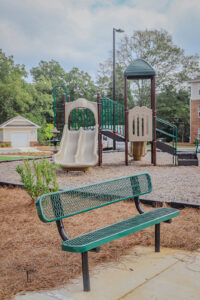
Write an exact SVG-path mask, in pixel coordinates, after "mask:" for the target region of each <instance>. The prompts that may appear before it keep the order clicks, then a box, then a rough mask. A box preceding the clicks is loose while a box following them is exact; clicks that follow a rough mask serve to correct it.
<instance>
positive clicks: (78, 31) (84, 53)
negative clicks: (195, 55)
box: [0, 0, 200, 74]
mask: <svg viewBox="0 0 200 300" xmlns="http://www.w3.org/2000/svg"><path fill="white" fill-rule="evenodd" d="M116 3H117V4H116ZM199 14H200V2H199V0H190V1H186V0H162V1H158V0H143V1H141V0H124V1H120V0H118V1H114V0H112V1H110V0H101V1H100V0H96V1H93V0H84V1H81V0H56V1H54V0H42V1H41V0H34V1H32V0H15V1H13V0H1V1H0V45H1V47H2V49H3V51H5V52H6V54H8V55H10V54H13V55H14V57H15V59H16V61H17V62H20V63H25V64H26V65H28V66H30V67H31V66H34V65H35V64H37V63H39V61H40V60H41V59H43V60H49V59H52V58H53V59H55V60H57V61H59V62H60V63H61V64H62V65H63V67H64V68H65V69H66V70H69V69H70V68H72V67H73V66H77V67H78V68H80V69H83V70H84V71H88V72H89V73H90V74H95V73H96V71H97V68H98V64H99V63H100V62H102V61H104V60H105V59H106V58H107V57H108V53H109V52H110V51H111V50H112V28H113V27H120V28H123V29H124V30H125V32H126V34H131V33H132V32H133V31H134V30H138V29H140V30H144V29H155V28H156V29H159V28H164V29H166V30H168V31H169V32H170V33H171V34H172V35H173V37H175V41H178V42H180V43H181V46H182V47H183V48H184V45H186V46H187V47H190V49H188V51H192V49H195V47H199V43H200V42H198V37H196V40H194V41H193V39H194V38H195V37H194V35H195V34H196V32H197V30H198V28H199V25H200V21H199ZM188 22H189V24H188ZM193 24H194V25H193ZM194 26H195V28H194ZM185 35H186V38H185V40H184V36H185ZM121 36H122V35H120V34H118V35H117V37H116V40H117V41H119V40H120V37H121Z"/></svg>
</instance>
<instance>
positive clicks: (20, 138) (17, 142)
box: [11, 132, 29, 147]
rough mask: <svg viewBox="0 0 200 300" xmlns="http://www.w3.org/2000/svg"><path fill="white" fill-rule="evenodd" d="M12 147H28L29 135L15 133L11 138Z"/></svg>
mask: <svg viewBox="0 0 200 300" xmlns="http://www.w3.org/2000/svg"><path fill="white" fill-rule="evenodd" d="M11 142H12V147H28V146H29V134H28V133H27V132H13V133H12V136H11Z"/></svg>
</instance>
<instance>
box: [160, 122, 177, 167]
mask: <svg viewBox="0 0 200 300" xmlns="http://www.w3.org/2000/svg"><path fill="white" fill-rule="evenodd" d="M156 122H157V123H161V124H163V125H167V126H169V127H171V128H172V131H173V133H172V134H171V133H168V132H166V131H164V130H161V129H159V128H156V131H157V132H160V133H162V134H164V135H166V136H170V137H172V147H173V148H174V155H173V163H174V165H176V156H177V126H176V125H174V124H172V123H169V122H168V121H165V120H162V119H160V118H156Z"/></svg>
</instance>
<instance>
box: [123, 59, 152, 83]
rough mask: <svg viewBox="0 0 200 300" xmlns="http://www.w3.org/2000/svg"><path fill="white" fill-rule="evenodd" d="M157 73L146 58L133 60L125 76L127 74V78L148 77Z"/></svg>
mask: <svg viewBox="0 0 200 300" xmlns="http://www.w3.org/2000/svg"><path fill="white" fill-rule="evenodd" d="M155 75H156V72H155V70H154V69H153V68H152V66H151V65H150V64H149V63H148V62H147V61H145V60H144V59H136V60H134V61H132V63H130V65H129V66H128V68H127V69H126V70H125V71H124V76H126V77H127V79H140V78H141V79H142V78H144V79H145V78H146V79H148V78H152V77H153V76H155Z"/></svg>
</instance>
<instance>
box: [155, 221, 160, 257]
mask: <svg viewBox="0 0 200 300" xmlns="http://www.w3.org/2000/svg"><path fill="white" fill-rule="evenodd" d="M155 252H160V223H159V224H156V225H155Z"/></svg>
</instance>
